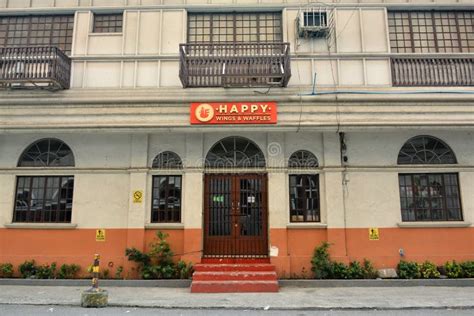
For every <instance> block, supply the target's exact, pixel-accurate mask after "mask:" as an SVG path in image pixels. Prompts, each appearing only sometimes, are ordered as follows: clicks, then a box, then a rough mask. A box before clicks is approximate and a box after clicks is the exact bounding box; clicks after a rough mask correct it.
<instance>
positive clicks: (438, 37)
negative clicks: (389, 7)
mask: <svg viewBox="0 0 474 316" xmlns="http://www.w3.org/2000/svg"><path fill="white" fill-rule="evenodd" d="M473 25H474V11H391V12H389V13H388V26H389V34H390V46H391V49H392V52H394V53H469V52H474V29H473Z"/></svg>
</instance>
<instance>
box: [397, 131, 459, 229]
mask: <svg viewBox="0 0 474 316" xmlns="http://www.w3.org/2000/svg"><path fill="white" fill-rule="evenodd" d="M398 163H399V164H401V165H407V164H413V165H417V164H423V165H430V164H455V163H456V157H455V156H454V153H453V152H452V150H451V148H449V146H448V145H447V144H445V143H444V142H442V141H441V140H439V139H437V138H435V137H432V136H416V137H413V138H411V139H409V140H408V141H407V142H406V143H405V144H404V145H403V147H402V149H401V150H400V153H399V155H398ZM398 181H399V190H400V205H401V211H402V221H408V222H410V221H462V220H463V218H462V210H461V198H460V193H459V192H460V190H459V180H458V174H457V173H401V174H399V175H398Z"/></svg>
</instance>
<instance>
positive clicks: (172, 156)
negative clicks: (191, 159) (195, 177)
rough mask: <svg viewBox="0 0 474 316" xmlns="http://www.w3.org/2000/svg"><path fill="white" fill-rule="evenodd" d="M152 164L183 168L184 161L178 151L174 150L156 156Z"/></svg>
mask: <svg viewBox="0 0 474 316" xmlns="http://www.w3.org/2000/svg"><path fill="white" fill-rule="evenodd" d="M152 166H153V168H160V169H181V168H182V167H183V163H182V161H181V158H179V156H178V155H177V154H176V153H174V152H172V151H164V152H162V153H160V154H158V155H157V156H156V157H155V159H154V160H153V165H152Z"/></svg>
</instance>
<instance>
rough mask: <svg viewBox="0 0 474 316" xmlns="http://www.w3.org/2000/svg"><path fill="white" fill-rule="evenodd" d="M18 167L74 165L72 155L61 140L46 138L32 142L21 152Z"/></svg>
mask: <svg viewBox="0 0 474 316" xmlns="http://www.w3.org/2000/svg"><path fill="white" fill-rule="evenodd" d="M18 167H74V155H73V153H72V151H71V148H69V146H68V145H67V144H66V143H64V142H63V141H61V140H59V139H55V138H46V139H42V140H39V141H36V142H34V143H33V144H31V145H30V146H29V147H28V148H27V149H26V150H25V151H24V152H23V154H22V155H21V157H20V159H19V161H18Z"/></svg>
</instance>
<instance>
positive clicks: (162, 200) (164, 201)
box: [150, 151, 183, 223]
mask: <svg viewBox="0 0 474 316" xmlns="http://www.w3.org/2000/svg"><path fill="white" fill-rule="evenodd" d="M152 167H153V168H158V169H162V170H163V169H169V170H173V169H174V170H176V169H181V168H183V162H182V161H181V158H180V157H179V156H178V155H177V154H176V153H174V152H172V151H164V152H162V153H159V154H158V155H157V156H156V157H155V159H153V164H152ZM181 180H182V179H181V175H180V174H174V175H170V174H165V175H155V176H153V183H152V189H153V190H152V197H151V198H152V200H151V219H150V221H151V222H152V223H179V222H181V188H182V182H181Z"/></svg>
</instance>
